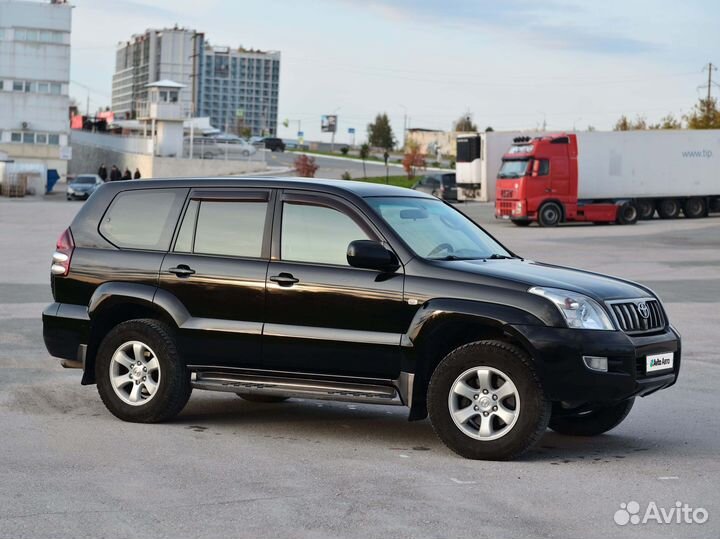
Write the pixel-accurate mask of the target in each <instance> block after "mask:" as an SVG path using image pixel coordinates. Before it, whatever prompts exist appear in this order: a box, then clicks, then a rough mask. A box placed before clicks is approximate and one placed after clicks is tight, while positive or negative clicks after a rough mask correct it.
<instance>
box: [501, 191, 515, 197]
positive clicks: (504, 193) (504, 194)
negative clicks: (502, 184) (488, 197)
mask: <svg viewBox="0 0 720 539" xmlns="http://www.w3.org/2000/svg"><path fill="white" fill-rule="evenodd" d="M514 194H515V192H514V191H513V190H512V189H501V190H500V197H501V198H512V197H513V195H514Z"/></svg>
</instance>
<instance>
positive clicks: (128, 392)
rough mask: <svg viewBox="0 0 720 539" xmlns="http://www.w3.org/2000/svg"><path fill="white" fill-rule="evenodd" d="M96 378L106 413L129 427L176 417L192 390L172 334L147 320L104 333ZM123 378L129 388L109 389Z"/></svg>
mask: <svg viewBox="0 0 720 539" xmlns="http://www.w3.org/2000/svg"><path fill="white" fill-rule="evenodd" d="M138 344H139V345H140V347H139V348H138V347H137V345H138ZM143 347H144V348H143ZM121 351H122V352H124V354H125V357H123V355H122V354H121V353H120V352H121ZM138 352H141V353H140V354H139V353H138ZM138 356H140V357H139V358H138ZM137 363H141V365H137ZM124 364H129V367H126V366H124ZM140 367H143V369H140ZM136 368H137V372H136V371H135V369H136ZM95 375H96V379H97V388H98V393H99V394H100V398H101V399H102V401H103V403H104V404H105V406H106V407H107V409H108V410H109V411H110V412H111V413H112V414H113V415H114V416H115V417H118V418H119V419H122V420H123V421H130V422H133V423H159V422H162V421H167V420H168V419H171V418H173V417H175V416H176V415H177V414H179V413H180V411H181V410H182V409H183V408H184V407H185V404H186V403H187V401H188V399H189V398H190V393H191V392H192V387H191V385H190V375H189V373H188V371H187V369H186V368H185V364H184V363H183V361H182V359H181V358H180V355H179V354H178V351H177V347H176V345H175V339H174V338H173V334H172V331H171V330H170V328H169V327H168V326H166V325H165V324H163V323H162V322H159V321H158V320H154V319H149V318H148V319H140V320H130V321H128V322H123V323H121V324H118V325H117V326H115V327H114V328H113V329H112V330H111V331H110V332H109V333H108V334H107V336H106V337H105V338H104V339H103V341H102V342H101V343H100V348H99V350H98V354H97V358H96V360H95ZM125 376H127V377H128V383H127V384H124V385H116V386H115V387H113V381H112V380H113V378H114V379H115V380H118V379H120V381H121V383H122V379H124V377H125ZM146 378H147V380H146ZM133 380H134V382H135V384H134V385H133ZM153 384H154V386H155V388H154V389H152V385H153ZM116 387H117V389H116ZM135 388H138V389H135ZM151 389H152V390H151ZM133 392H135V404H133V403H132V401H133V396H132V393H133Z"/></svg>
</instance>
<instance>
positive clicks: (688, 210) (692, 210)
mask: <svg viewBox="0 0 720 539" xmlns="http://www.w3.org/2000/svg"><path fill="white" fill-rule="evenodd" d="M683 214H684V215H685V217H687V218H688V219H697V218H699V217H705V215H706V214H707V204H706V203H705V199H704V198H701V197H691V198H688V199H687V200H686V201H685V204H683Z"/></svg>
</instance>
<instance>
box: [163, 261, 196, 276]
mask: <svg viewBox="0 0 720 539" xmlns="http://www.w3.org/2000/svg"><path fill="white" fill-rule="evenodd" d="M168 271H169V272H170V273H174V274H175V275H177V276H178V277H190V275H193V274H194V273H195V270H194V269H191V268H190V266H186V265H185V264H180V265H179V266H176V267H174V268H170V269H169V270H168Z"/></svg>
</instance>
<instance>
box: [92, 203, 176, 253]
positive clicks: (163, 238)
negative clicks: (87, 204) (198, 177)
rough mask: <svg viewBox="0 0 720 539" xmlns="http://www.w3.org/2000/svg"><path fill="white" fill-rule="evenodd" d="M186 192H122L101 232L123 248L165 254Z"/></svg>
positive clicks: (112, 205) (102, 225) (105, 218)
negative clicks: (163, 252) (162, 252)
mask: <svg viewBox="0 0 720 539" xmlns="http://www.w3.org/2000/svg"><path fill="white" fill-rule="evenodd" d="M185 193H186V190H184V189H142V190H137V191H125V192H122V193H120V194H118V195H117V196H116V197H115V199H114V200H113V202H112V204H111V205H110V208H109V209H108V211H107V212H106V213H105V216H104V217H103V220H102V223H101V224H100V233H101V234H102V235H103V236H104V237H105V238H106V239H107V240H108V241H110V242H111V243H112V244H114V245H116V246H118V247H121V248H128V249H148V250H151V251H165V250H167V249H168V247H169V246H170V238H171V237H172V233H173V231H174V229H175V223H176V220H177V215H178V211H179V209H178V208H179V205H180V203H181V200H182V198H183V197H184V196H185Z"/></svg>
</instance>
